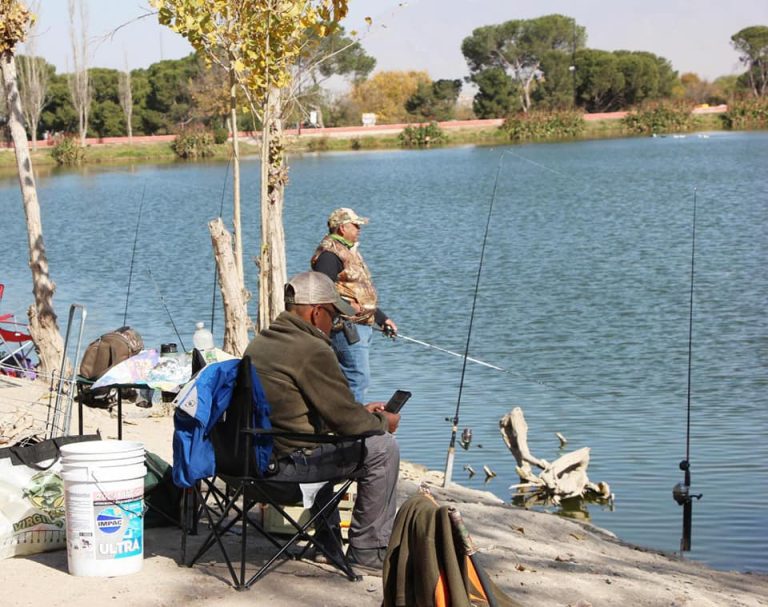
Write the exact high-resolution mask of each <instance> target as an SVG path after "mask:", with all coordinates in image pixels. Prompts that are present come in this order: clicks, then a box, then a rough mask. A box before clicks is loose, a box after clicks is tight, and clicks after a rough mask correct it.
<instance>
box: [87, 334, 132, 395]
mask: <svg viewBox="0 0 768 607" xmlns="http://www.w3.org/2000/svg"><path fill="white" fill-rule="evenodd" d="M143 349H144V340H143V339H142V338H141V335H139V333H138V332H137V331H136V330H135V329H132V328H131V327H127V326H126V327H120V328H119V329H116V330H115V331H111V332H109V333H105V334H104V335H102V336H101V337H99V338H98V339H95V340H94V341H92V342H91V343H90V344H88V347H87V348H86V349H85V353H84V354H83V358H82V360H81V361H80V369H79V375H80V378H81V381H79V382H78V398H79V400H80V401H81V402H82V403H83V404H84V405H88V406H89V407H103V408H107V407H110V406H112V405H114V404H115V403H116V402H117V389H115V388H97V389H96V390H92V389H91V388H90V383H93V382H95V381H96V380H97V379H99V378H100V377H101V376H102V375H104V374H105V373H106V372H107V371H109V369H111V368H112V367H114V366H115V365H116V364H118V363H121V362H123V361H124V360H125V359H127V358H130V357H131V356H133V355H135V354H138V353H139V352H141V351H142V350H143ZM82 380H85V381H82ZM135 395H136V391H135V390H132V389H125V388H124V389H123V392H122V396H123V398H133V397H134V396H135Z"/></svg>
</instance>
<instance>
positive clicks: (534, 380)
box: [374, 327, 605, 405]
mask: <svg viewBox="0 0 768 607" xmlns="http://www.w3.org/2000/svg"><path fill="white" fill-rule="evenodd" d="M374 329H375V330H376V331H380V332H382V333H384V334H385V335H387V336H388V337H391V338H392V339H397V338H398V337H399V338H401V339H404V340H405V341H409V342H411V343H414V344H418V345H420V346H424V347H425V348H429V349H431V350H437V351H439V352H444V353H445V354H450V355H451V356H456V357H457V358H465V356H464V355H463V354H459V353H458V352H454V351H453V350H449V349H447V348H442V347H440V346H436V345H435V344H431V343H429V342H426V341H422V340H420V339H416V338H414V337H409V336H408V335H403V334H402V333H400V332H399V331H398V332H397V333H396V334H395V335H389V334H388V332H387V331H386V330H385V329H380V328H379V327H374ZM466 359H467V360H468V361H469V362H472V363H476V364H478V365H482V366H483V367H488V368H489V369H493V370H494V371H501V372H502V373H506V374H508V375H512V376H514V377H517V378H518V379H521V380H523V381H525V382H528V383H531V384H536V385H537V386H541V387H542V388H546V389H548V390H552V391H554V392H560V393H561V394H566V395H568V396H571V397H573V398H576V399H578V400H583V401H585V402H588V403H592V404H593V405H603V404H605V403H601V402H600V401H597V400H595V399H593V398H589V397H588V396H584V395H583V394H577V393H576V392H571V391H570V390H568V389H566V388H563V387H561V386H555V385H554V384H550V383H548V382H545V381H543V380H541V379H538V378H536V377H533V376H530V375H525V374H524V373H520V371H515V370H514V369H505V368H504V367H499V366H498V365H494V364H492V363H489V362H486V361H484V360H481V359H479V358H474V357H472V356H467V357H466Z"/></svg>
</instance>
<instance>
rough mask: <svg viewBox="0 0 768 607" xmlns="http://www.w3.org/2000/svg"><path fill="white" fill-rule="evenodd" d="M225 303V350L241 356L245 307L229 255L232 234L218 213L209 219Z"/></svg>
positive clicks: (245, 336)
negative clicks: (214, 217)
mask: <svg viewBox="0 0 768 607" xmlns="http://www.w3.org/2000/svg"><path fill="white" fill-rule="evenodd" d="M208 230H209V231H210V233H211V243H212V244H213V254H214V258H215V260H216V268H217V269H218V271H219V286H220V287H221V299H222V302H223V305H224V351H225V352H229V353H230V354H232V355H233V356H242V355H243V352H245V348H246V346H248V326H249V325H250V320H249V319H248V311H247V309H246V304H245V298H244V296H243V295H244V292H243V289H242V286H241V283H240V280H239V278H238V276H237V268H236V266H235V259H234V256H233V255H232V238H231V237H230V235H229V232H227V230H226V229H225V228H224V222H223V221H222V220H221V217H219V218H217V219H214V220H213V221H210V222H209V223H208Z"/></svg>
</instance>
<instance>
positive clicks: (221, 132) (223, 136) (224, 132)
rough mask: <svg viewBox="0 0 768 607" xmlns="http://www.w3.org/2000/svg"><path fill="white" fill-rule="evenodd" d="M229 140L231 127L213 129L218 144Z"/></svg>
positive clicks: (214, 139) (214, 140) (215, 141)
mask: <svg viewBox="0 0 768 607" xmlns="http://www.w3.org/2000/svg"><path fill="white" fill-rule="evenodd" d="M228 140H229V129H225V128H224V127H219V128H215V129H213V142H214V143H215V144H216V145H221V144H222V143H226V142H227V141H228Z"/></svg>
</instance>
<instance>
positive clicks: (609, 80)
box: [576, 49, 625, 112]
mask: <svg viewBox="0 0 768 607" xmlns="http://www.w3.org/2000/svg"><path fill="white" fill-rule="evenodd" d="M618 63H619V61H618V57H617V56H616V55H614V54H613V53H610V52H608V51H599V50H594V49H582V50H580V51H578V52H577V53H576V95H577V98H578V102H579V105H580V106H583V107H584V109H585V110H586V111H587V112H612V111H615V110H618V109H620V108H621V107H622V102H623V91H624V83H625V81H624V74H623V73H622V72H621V70H620V69H619V66H618Z"/></svg>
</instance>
